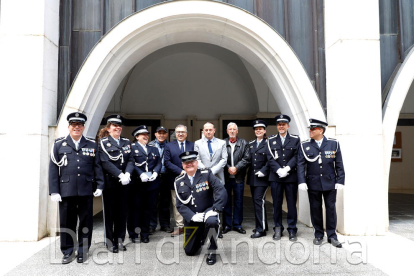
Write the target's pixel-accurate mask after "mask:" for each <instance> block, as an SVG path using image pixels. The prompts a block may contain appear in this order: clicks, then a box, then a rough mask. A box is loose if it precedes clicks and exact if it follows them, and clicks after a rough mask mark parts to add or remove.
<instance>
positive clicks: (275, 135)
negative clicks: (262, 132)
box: [268, 134, 276, 140]
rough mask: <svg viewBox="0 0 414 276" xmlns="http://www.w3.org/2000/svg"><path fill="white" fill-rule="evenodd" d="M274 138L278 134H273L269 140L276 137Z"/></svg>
mask: <svg viewBox="0 0 414 276" xmlns="http://www.w3.org/2000/svg"><path fill="white" fill-rule="evenodd" d="M274 138H276V134H273V135H272V136H270V137H269V138H268V140H270V139H274Z"/></svg>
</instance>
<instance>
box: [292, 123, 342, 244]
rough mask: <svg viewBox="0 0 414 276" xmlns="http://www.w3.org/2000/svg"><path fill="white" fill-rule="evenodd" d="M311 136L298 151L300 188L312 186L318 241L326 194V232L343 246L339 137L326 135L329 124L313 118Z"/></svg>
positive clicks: (310, 202)
mask: <svg viewBox="0 0 414 276" xmlns="http://www.w3.org/2000/svg"><path fill="white" fill-rule="evenodd" d="M309 121H310V127H309V128H310V129H309V134H310V139H308V140H305V141H303V142H302V143H301V144H300V148H299V153H298V182H299V183H300V184H299V189H300V190H308V197H309V204H310V211H311V220H312V224H313V227H314V234H315V239H314V240H313V243H314V244H315V245H321V244H322V241H323V236H324V231H323V214H322V197H323V199H324V201H325V209H326V234H327V236H328V242H329V243H331V244H332V245H333V246H335V247H338V248H341V247H342V244H341V243H340V242H339V241H338V237H337V235H336V208H335V204H336V190H338V189H343V187H344V184H345V171H344V164H343V162H342V153H341V148H340V146H339V142H338V141H337V140H336V139H332V138H326V137H325V136H324V133H325V129H326V127H327V126H328V124H327V123H326V122H324V121H321V120H316V119H310V120H309Z"/></svg>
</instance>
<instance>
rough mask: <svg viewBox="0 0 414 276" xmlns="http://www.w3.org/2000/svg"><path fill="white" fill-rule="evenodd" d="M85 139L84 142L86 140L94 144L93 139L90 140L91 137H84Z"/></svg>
mask: <svg viewBox="0 0 414 276" xmlns="http://www.w3.org/2000/svg"><path fill="white" fill-rule="evenodd" d="M85 139H86V140H88V141H91V142H94V143H96V141H95V139H93V138H91V137H85Z"/></svg>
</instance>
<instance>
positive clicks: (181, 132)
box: [175, 131, 187, 134]
mask: <svg viewBox="0 0 414 276" xmlns="http://www.w3.org/2000/svg"><path fill="white" fill-rule="evenodd" d="M175 133H177V134H185V133H187V131H176V132H175Z"/></svg>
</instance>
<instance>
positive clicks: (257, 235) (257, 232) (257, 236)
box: [250, 231, 266, 239]
mask: <svg viewBox="0 0 414 276" xmlns="http://www.w3.org/2000/svg"><path fill="white" fill-rule="evenodd" d="M264 236H266V231H263V232H259V231H256V232H255V233H254V234H252V235H251V236H250V238H252V239H257V238H261V237H264Z"/></svg>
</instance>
